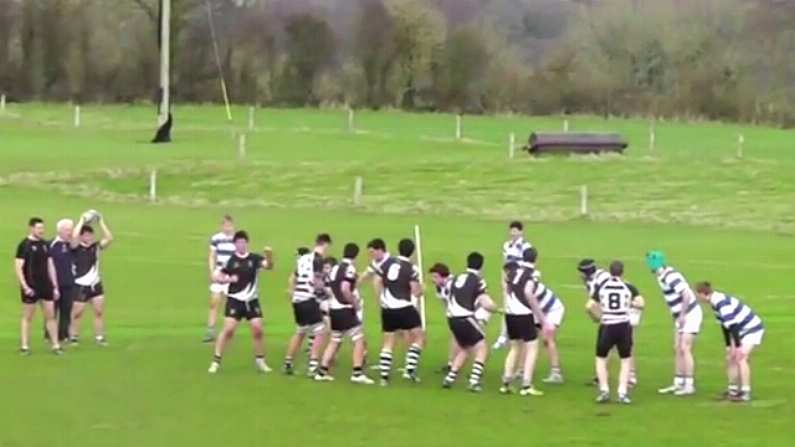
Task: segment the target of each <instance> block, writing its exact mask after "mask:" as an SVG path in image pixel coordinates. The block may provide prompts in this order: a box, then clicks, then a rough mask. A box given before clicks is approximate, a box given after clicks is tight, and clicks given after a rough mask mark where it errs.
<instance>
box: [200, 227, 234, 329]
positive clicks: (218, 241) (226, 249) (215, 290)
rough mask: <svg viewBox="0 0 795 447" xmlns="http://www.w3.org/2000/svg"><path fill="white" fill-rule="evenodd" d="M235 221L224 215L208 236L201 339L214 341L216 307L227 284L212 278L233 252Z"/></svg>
mask: <svg viewBox="0 0 795 447" xmlns="http://www.w3.org/2000/svg"><path fill="white" fill-rule="evenodd" d="M234 235H235V223H234V220H233V219H232V216H230V215H228V214H227V215H225V216H224V217H223V218H222V219H221V231H219V232H218V233H215V234H214V235H212V237H210V252H209V254H208V256H207V267H208V270H209V277H210V301H209V304H210V310H209V313H208V314H207V332H206V333H205V335H204V338H203V339H202V341H203V342H204V343H211V342H213V341H215V325H216V321H217V319H218V307H219V305H220V303H221V301H223V299H224V297H225V296H226V289H227V288H228V284H219V283H217V282H215V280H214V279H213V278H214V277H215V274H216V273H217V272H218V270H220V269H222V268H224V266H225V265H226V263H227V261H229V258H230V257H231V256H232V254H233V253H234V252H235V243H234V242H232V238H233V237H234Z"/></svg>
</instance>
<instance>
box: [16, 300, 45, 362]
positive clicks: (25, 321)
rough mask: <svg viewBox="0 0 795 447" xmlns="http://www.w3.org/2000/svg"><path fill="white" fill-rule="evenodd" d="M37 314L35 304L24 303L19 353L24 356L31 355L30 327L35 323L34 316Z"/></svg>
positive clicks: (20, 326)
mask: <svg viewBox="0 0 795 447" xmlns="http://www.w3.org/2000/svg"><path fill="white" fill-rule="evenodd" d="M35 313H36V303H35V302H23V303H22V318H21V319H20V325H19V345H20V348H19V352H20V353H21V354H22V355H28V354H30V325H31V324H32V322H33V315H34V314H35ZM45 327H46V326H45Z"/></svg>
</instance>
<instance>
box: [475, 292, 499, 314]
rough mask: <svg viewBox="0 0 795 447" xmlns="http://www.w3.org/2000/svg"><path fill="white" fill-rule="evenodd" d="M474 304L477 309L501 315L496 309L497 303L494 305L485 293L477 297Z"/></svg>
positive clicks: (497, 308)
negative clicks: (480, 308)
mask: <svg viewBox="0 0 795 447" xmlns="http://www.w3.org/2000/svg"><path fill="white" fill-rule="evenodd" d="M475 303H476V305H477V306H478V307H482V308H483V309H486V310H487V311H489V312H491V313H501V312H500V308H499V307H497V303H495V302H494V300H492V299H491V297H490V296H488V295H486V294H485V293H484V294H482V295H480V296H478V298H477V299H476V300H475Z"/></svg>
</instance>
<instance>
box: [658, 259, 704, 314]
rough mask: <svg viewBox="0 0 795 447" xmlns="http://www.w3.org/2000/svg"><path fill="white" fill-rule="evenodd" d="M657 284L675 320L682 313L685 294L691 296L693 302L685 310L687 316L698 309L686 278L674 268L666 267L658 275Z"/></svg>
mask: <svg viewBox="0 0 795 447" xmlns="http://www.w3.org/2000/svg"><path fill="white" fill-rule="evenodd" d="M657 283H658V284H659V285H660V289H661V290H662V293H663V298H665V304H667V305H668V309H669V310H670V311H671V315H673V317H674V318H679V315H680V314H681V312H682V303H683V302H684V299H685V294H688V293H689V294H690V297H691V301H690V303H689V304H688V306H687V309H685V310H684V312H685V314H689V313H690V312H692V311H693V309H696V308H697V307H698V302H697V301H696V299H695V295H694V294H693V292H692V290H691V289H690V284H688V283H687V280H686V279H685V277H684V276H683V275H682V274H681V273H679V272H678V271H676V270H675V269H674V268H673V267H665V268H663V269H662V270H660V272H659V273H657Z"/></svg>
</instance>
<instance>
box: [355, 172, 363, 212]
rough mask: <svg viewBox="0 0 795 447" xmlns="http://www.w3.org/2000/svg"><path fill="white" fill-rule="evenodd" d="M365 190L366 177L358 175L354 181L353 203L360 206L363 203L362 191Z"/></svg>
mask: <svg viewBox="0 0 795 447" xmlns="http://www.w3.org/2000/svg"><path fill="white" fill-rule="evenodd" d="M363 190H364V179H363V178H362V177H356V179H355V180H354V182H353V205H354V206H359V205H361V203H362V191H363Z"/></svg>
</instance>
